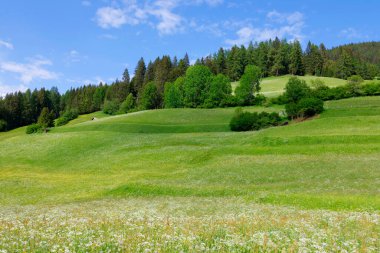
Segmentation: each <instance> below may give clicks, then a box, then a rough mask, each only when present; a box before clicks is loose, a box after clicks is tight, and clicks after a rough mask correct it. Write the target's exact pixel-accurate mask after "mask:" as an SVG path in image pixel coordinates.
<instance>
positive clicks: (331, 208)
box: [0, 97, 380, 252]
mask: <svg viewBox="0 0 380 253" xmlns="http://www.w3.org/2000/svg"><path fill="white" fill-rule="evenodd" d="M326 108H327V110H326V111H325V112H324V113H323V114H321V115H320V116H319V117H316V118H314V119H312V120H307V121H304V122H299V123H292V124H290V125H288V126H283V127H276V128H268V129H264V130H261V131H258V132H245V133H234V132H230V131H229V129H228V122H229V120H230V119H231V117H232V115H233V113H234V108H226V109H207V110H206V109H175V110H174V109H172V110H155V111H143V112H137V113H131V114H126V115H118V116H112V117H110V116H106V115H104V114H103V113H101V112H97V113H94V114H89V115H82V116H80V117H79V118H78V119H75V120H74V121H72V122H70V124H68V125H66V126H63V127H59V128H55V129H53V130H52V131H50V132H49V133H48V134H34V135H26V134H25V128H20V129H15V130H13V131H10V132H7V133H0V234H1V236H0V250H2V249H5V250H8V251H9V252H25V251H26V252H51V251H58V252H63V251H65V250H70V251H73V252H99V251H122V252H141V251H143V250H146V249H150V250H151V251H152V252H156V251H157V252H178V251H183V252H204V251H207V250H208V251H211V252H231V251H233V252H252V251H253V252H278V251H286V252H299V251H304V250H305V249H308V250H311V251H326V252H334V251H342V250H346V251H347V252H378V249H379V248H380V245H379V243H378V242H379V236H378V235H379V234H380V230H379V226H378V221H379V218H380V217H379V210H380V190H379V189H380V181H379V178H380V169H379V164H380V110H379V108H380V97H360V98H352V99H346V100H340V101H329V102H327V103H326ZM247 110H250V111H263V110H265V111H282V110H283V107H280V106H277V107H269V108H264V107H250V108H247ZM93 117H96V118H97V119H96V120H91V119H92V118H93Z"/></svg>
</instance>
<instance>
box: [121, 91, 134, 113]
mask: <svg viewBox="0 0 380 253" xmlns="http://www.w3.org/2000/svg"><path fill="white" fill-rule="evenodd" d="M133 108H135V98H134V97H133V95H132V93H129V95H128V96H127V98H126V99H125V100H124V102H123V103H121V105H120V111H121V112H122V113H128V112H130V111H131V110H132V109H133Z"/></svg>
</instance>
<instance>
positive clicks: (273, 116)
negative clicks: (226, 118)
mask: <svg viewBox="0 0 380 253" xmlns="http://www.w3.org/2000/svg"><path fill="white" fill-rule="evenodd" d="M282 122H283V119H282V118H281V116H280V115H279V114H278V113H275V112H273V113H267V112H261V113H257V112H254V113H251V112H243V111H242V110H241V109H237V110H236V112H235V115H234V117H233V118H232V119H231V122H230V128H231V130H232V131H236V132H242V131H251V130H256V131H257V130H260V129H263V128H267V127H271V126H279V125H281V123H282Z"/></svg>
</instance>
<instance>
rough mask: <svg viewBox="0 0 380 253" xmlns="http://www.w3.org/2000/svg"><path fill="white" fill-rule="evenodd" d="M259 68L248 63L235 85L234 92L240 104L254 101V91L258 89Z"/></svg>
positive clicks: (248, 103)
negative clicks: (238, 82) (237, 84)
mask: <svg viewBox="0 0 380 253" xmlns="http://www.w3.org/2000/svg"><path fill="white" fill-rule="evenodd" d="M260 79H261V70H260V68H259V67H257V66H253V65H248V66H247V67H246V68H245V71H244V75H243V76H242V77H241V79H240V84H239V86H238V87H236V90H235V94H236V98H237V100H238V103H239V104H240V105H251V104H253V102H254V98H255V93H256V92H258V91H259V90H260Z"/></svg>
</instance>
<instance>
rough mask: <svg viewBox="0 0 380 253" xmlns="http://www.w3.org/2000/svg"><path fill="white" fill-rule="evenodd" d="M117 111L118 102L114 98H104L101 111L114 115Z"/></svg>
mask: <svg viewBox="0 0 380 253" xmlns="http://www.w3.org/2000/svg"><path fill="white" fill-rule="evenodd" d="M118 111H119V103H118V102H117V101H116V100H111V101H110V100H106V101H105V102H104V105H103V112H104V113H105V114H109V115H115V114H116V113H117V112H118Z"/></svg>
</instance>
